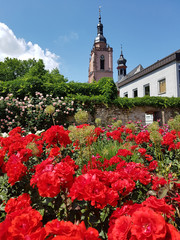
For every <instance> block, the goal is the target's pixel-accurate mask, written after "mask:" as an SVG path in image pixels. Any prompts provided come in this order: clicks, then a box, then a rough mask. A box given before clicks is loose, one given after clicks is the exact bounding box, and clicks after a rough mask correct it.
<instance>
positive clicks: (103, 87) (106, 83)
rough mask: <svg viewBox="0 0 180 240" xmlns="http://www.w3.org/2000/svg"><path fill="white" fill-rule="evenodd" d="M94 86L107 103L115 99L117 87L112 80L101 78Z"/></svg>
mask: <svg viewBox="0 0 180 240" xmlns="http://www.w3.org/2000/svg"><path fill="white" fill-rule="evenodd" d="M96 84H97V85H98V87H99V88H100V93H101V94H102V95H104V96H105V97H106V101H107V102H109V101H111V100H113V99H116V98H117V87H116V84H115V83H114V81H113V79H112V78H107V77H103V78H101V79H100V80H99V81H98V82H97V83H96Z"/></svg>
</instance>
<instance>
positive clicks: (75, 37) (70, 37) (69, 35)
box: [58, 32, 79, 43]
mask: <svg viewBox="0 0 180 240" xmlns="http://www.w3.org/2000/svg"><path fill="white" fill-rule="evenodd" d="M78 39H79V35H78V33H76V32H69V33H67V34H66V35H63V36H59V38H58V41H61V42H62V43H68V42H70V41H71V40H78Z"/></svg>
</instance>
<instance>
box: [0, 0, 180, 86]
mask: <svg viewBox="0 0 180 240" xmlns="http://www.w3.org/2000/svg"><path fill="white" fill-rule="evenodd" d="M99 6H101V20H102V24H103V26H104V36H105V37H106V40H107V43H108V44H109V45H110V47H112V48H113V78H114V81H115V82H117V78H118V77H117V69H116V68H117V60H118V58H119V56H120V53H121V44H122V49H123V54H124V57H125V58H126V59H127V64H126V65H127V72H130V71H131V70H132V69H133V68H135V67H136V66H137V65H139V64H142V66H143V67H144V68H145V67H148V66H150V65H151V64H153V63H154V62H156V61H158V60H160V59H162V58H164V57H166V56H168V55H169V54H171V53H173V52H175V51H176V50H179V49H180V29H179V9H180V0H171V1H170V0H124V1H122V0H91V1H88V0H76V1H75V0H31V1H26V0H6V1H4V0H0V61H4V58H6V57H10V58H18V59H23V60H24V59H29V58H35V59H43V60H44V63H45V67H46V69H48V70H50V71H51V70H52V69H53V68H56V67H57V68H58V69H59V71H60V73H61V74H62V75H64V76H65V78H67V79H68V80H69V81H75V82H88V67H89V58H90V53H91V49H92V47H93V43H94V39H95V37H96V35H97V24H98V16H99Z"/></svg>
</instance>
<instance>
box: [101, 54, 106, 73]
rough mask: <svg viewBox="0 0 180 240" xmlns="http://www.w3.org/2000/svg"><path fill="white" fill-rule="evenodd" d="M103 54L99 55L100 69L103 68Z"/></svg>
mask: <svg viewBox="0 0 180 240" xmlns="http://www.w3.org/2000/svg"><path fill="white" fill-rule="evenodd" d="M104 61H105V60H104V55H101V57H100V69H101V70H104Z"/></svg>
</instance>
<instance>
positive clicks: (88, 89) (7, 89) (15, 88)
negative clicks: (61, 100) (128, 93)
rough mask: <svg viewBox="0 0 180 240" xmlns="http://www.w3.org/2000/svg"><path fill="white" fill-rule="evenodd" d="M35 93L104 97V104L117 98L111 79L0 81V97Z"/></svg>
mask: <svg viewBox="0 0 180 240" xmlns="http://www.w3.org/2000/svg"><path fill="white" fill-rule="evenodd" d="M36 92H40V93H42V94H43V95H44V96H45V95H46V94H51V95H52V96H53V97H72V96H76V95H77V96H84V95H85V96H88V97H91V96H101V95H102V96H104V99H105V101H106V102H110V101H112V100H113V99H115V98H116V97H117V88H116V85H115V83H114V81H113V79H112V78H102V79H100V80H99V81H98V82H94V83H91V84H89V83H75V82H68V83H66V82H60V83H58V82H50V81H46V80H43V79H41V78H38V77H36V76H31V77H27V78H23V79H15V80H12V81H6V82H4V81H0V96H3V97H5V96H7V94H13V96H14V97H18V98H21V99H23V98H24V97H25V96H28V97H30V96H35V93H36Z"/></svg>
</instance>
